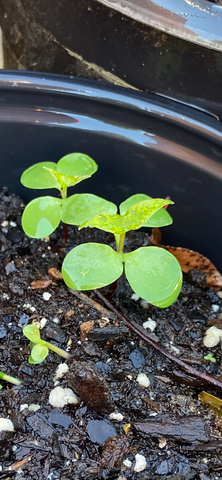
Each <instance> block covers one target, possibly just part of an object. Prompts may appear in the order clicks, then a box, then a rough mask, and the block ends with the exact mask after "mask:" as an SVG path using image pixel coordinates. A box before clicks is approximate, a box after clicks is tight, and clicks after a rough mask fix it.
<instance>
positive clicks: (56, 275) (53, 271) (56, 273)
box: [48, 267, 63, 280]
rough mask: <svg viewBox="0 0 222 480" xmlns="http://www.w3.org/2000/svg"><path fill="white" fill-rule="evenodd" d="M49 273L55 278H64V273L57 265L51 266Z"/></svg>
mask: <svg viewBox="0 0 222 480" xmlns="http://www.w3.org/2000/svg"><path fill="white" fill-rule="evenodd" d="M48 275H49V276H50V277H51V278H53V280H62V279H63V276H62V273H61V272H60V271H59V270H58V269H57V268H55V267H52V268H49V270H48Z"/></svg>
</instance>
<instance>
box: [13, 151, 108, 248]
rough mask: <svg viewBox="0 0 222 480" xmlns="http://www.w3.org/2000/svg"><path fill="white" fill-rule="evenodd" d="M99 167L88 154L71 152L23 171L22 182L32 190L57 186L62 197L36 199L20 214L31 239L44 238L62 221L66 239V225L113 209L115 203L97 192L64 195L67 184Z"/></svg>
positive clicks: (87, 175)
mask: <svg viewBox="0 0 222 480" xmlns="http://www.w3.org/2000/svg"><path fill="white" fill-rule="evenodd" d="M97 169H98V166H97V164H96V163H95V162H94V160H93V159H92V158H90V157H89V156H88V155H84V154H82V153H70V154H69V155H66V156H65V157H63V158H61V159H60V160H59V161H58V163H57V164H56V163H53V162H41V163H37V164H35V165H33V166H32V167H30V168H28V169H27V170H25V171H24V172H23V174H22V176H21V183H22V185H24V186H25V187H28V188H34V189H44V188H47V189H48V188H56V189H58V190H59V191H60V195H61V198H55V197H51V196H44V197H39V198H35V199H34V200H32V201H31V202H30V203H29V204H28V205H27V206H26V207H25V210H24V212H23V215H22V228H23V230H24V232H25V233H26V234H27V235H28V236H29V237H33V238H45V237H48V236H49V235H51V233H52V232H54V230H55V229H56V228H57V227H58V226H59V224H60V221H62V222H63V237H64V238H63V239H64V241H65V242H67V236H68V228H67V225H81V224H82V223H84V222H86V221H87V220H88V219H89V218H91V217H93V216H94V215H96V214H97V213H98V212H101V211H103V210H104V211H108V212H110V213H112V212H113V213H115V212H116V205H114V204H113V203H111V202H108V201H106V200H104V199H102V198H100V197H97V196H96V195H91V194H76V195H72V196H71V197H69V198H67V189H68V187H71V186H74V185H77V183H79V182H81V181H82V180H85V179H87V178H90V177H91V176H92V175H93V174H94V173H95V172H96V171H97Z"/></svg>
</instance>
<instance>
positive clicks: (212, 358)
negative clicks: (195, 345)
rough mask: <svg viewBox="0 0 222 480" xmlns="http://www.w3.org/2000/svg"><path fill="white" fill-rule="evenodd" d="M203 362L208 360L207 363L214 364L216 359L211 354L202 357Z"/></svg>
mask: <svg viewBox="0 0 222 480" xmlns="http://www.w3.org/2000/svg"><path fill="white" fill-rule="evenodd" d="M204 360H208V361H209V362H213V363H215V362H216V358H214V357H213V355H212V354H211V353H208V354H207V355H205V356H204Z"/></svg>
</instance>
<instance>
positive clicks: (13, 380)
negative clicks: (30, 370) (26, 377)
mask: <svg viewBox="0 0 222 480" xmlns="http://www.w3.org/2000/svg"><path fill="white" fill-rule="evenodd" d="M0 379H1V380H5V382H9V383H12V384H13V385H21V383H22V382H21V380H18V378H15V377H11V375H7V373H3V372H0ZM1 389H2V385H0V390H1Z"/></svg>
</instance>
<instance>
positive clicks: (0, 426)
mask: <svg viewBox="0 0 222 480" xmlns="http://www.w3.org/2000/svg"><path fill="white" fill-rule="evenodd" d="M0 432H14V425H13V423H12V422H11V420H9V418H0Z"/></svg>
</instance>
